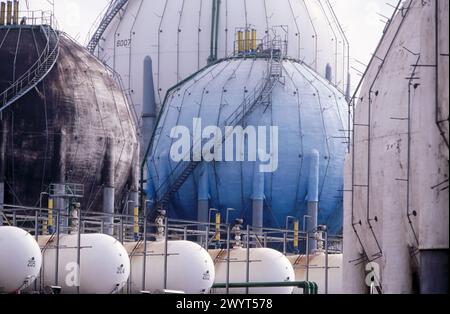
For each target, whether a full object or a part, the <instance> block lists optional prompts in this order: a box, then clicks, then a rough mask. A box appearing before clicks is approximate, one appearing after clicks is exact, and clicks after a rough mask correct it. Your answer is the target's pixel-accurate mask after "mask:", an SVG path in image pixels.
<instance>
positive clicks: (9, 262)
mask: <svg viewBox="0 0 450 314" xmlns="http://www.w3.org/2000/svg"><path fill="white" fill-rule="evenodd" d="M0 252H1V253H0V293H13V292H16V291H20V290H23V289H25V288H27V287H28V286H30V285H31V284H32V283H33V282H34V281H35V279H36V277H37V276H38V275H39V271H40V269H41V263H42V255H41V250H40V249H39V245H38V244H37V242H36V241H35V239H34V238H33V236H32V235H30V234H29V233H28V232H26V231H25V230H23V229H20V228H16V227H8V226H7V227H0Z"/></svg>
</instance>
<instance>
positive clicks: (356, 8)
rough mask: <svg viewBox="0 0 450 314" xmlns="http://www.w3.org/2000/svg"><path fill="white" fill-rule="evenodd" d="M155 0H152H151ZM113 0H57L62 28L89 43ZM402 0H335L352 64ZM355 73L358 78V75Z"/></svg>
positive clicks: (36, 5) (40, 3) (36, 3)
mask: <svg viewBox="0 0 450 314" xmlns="http://www.w3.org/2000/svg"><path fill="white" fill-rule="evenodd" d="M148 1H151V0H148ZM49 2H52V0H28V1H25V0H22V8H21V10H24V9H25V8H24V7H23V6H24V5H25V3H28V6H29V8H31V9H33V10H35V9H51V8H52V5H51V4H49ZM109 2H110V0H54V6H55V12H56V18H57V20H58V23H59V28H60V29H61V30H63V31H65V32H66V33H68V34H69V35H71V36H72V37H74V38H75V39H77V40H78V41H79V42H80V43H82V44H85V43H86V38H87V37H88V36H89V31H90V29H91V26H92V24H93V23H94V22H95V21H96V19H97V18H99V15H100V14H101V13H102V11H103V10H104V9H105V8H106V6H107V5H108V4H109ZM397 2H398V0H331V3H332V4H333V6H334V8H335V10H336V14H337V16H338V18H339V20H340V22H341V24H342V26H343V28H344V30H345V32H346V34H347V37H348V39H349V41H350V46H351V57H352V59H353V61H352V64H351V65H352V67H354V68H357V69H358V70H360V71H363V70H364V66H363V65H361V64H360V63H359V62H357V61H355V60H358V61H360V62H362V63H363V64H367V63H368V61H369V60H370V57H371V54H372V53H373V51H374V49H375V47H376V45H377V43H378V41H379V39H380V37H381V35H382V31H383V29H384V26H385V21H386V19H385V18H384V17H383V16H389V17H390V16H391V14H392V12H393V9H394V8H393V6H395V5H396V3H397ZM352 75H353V76H354V77H353V80H354V81H355V80H356V79H357V78H356V77H355V76H358V75H357V74H356V72H355V71H353V73H352Z"/></svg>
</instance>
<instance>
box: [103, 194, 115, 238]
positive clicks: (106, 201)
mask: <svg viewBox="0 0 450 314" xmlns="http://www.w3.org/2000/svg"><path fill="white" fill-rule="evenodd" d="M114 192H115V189H114V188H113V187H104V188H103V212H104V213H105V215H106V217H105V230H104V232H105V234H108V235H111V236H112V235H113V234H114V227H113V223H114Z"/></svg>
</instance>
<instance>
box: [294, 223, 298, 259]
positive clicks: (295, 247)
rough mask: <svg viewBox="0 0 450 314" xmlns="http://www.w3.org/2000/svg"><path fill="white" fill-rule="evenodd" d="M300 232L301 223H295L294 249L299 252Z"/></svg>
mask: <svg viewBox="0 0 450 314" xmlns="http://www.w3.org/2000/svg"><path fill="white" fill-rule="evenodd" d="M298 232H299V222H298V220H296V221H294V249H295V250H296V251H298Z"/></svg>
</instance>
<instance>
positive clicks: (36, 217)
mask: <svg viewBox="0 0 450 314" xmlns="http://www.w3.org/2000/svg"><path fill="white" fill-rule="evenodd" d="M0 226H1V223H0ZM34 239H35V240H36V242H37V243H38V240H39V212H38V211H35V212H34ZM37 283H38V281H37V278H36V279H35V280H34V291H37Z"/></svg>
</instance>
